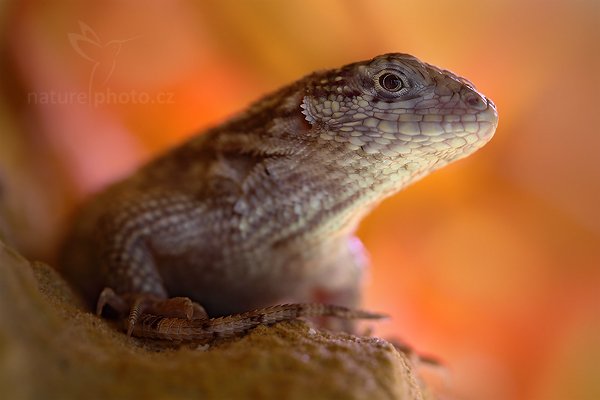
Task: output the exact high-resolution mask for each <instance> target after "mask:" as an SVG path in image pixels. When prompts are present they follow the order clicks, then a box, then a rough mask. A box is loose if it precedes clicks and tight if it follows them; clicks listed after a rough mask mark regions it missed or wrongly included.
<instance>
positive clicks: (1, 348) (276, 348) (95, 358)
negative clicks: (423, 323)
mask: <svg viewBox="0 0 600 400" xmlns="http://www.w3.org/2000/svg"><path fill="white" fill-rule="evenodd" d="M0 398H3V399H42V398H43V399H54V398H60V399H71V398H77V399H79V398H85V399H92V398H102V399H105V398H106V399H107V398H112V399H134V398H135V399H138V398H143V399H149V398H169V399H189V398H202V399H205V400H211V399H219V400H221V399H265V400H268V399H372V400H377V399H400V400H413V399H423V400H426V399H432V397H429V395H427V394H426V393H425V389H424V388H423V387H422V385H421V384H420V383H419V380H418V378H417V377H416V375H415V373H414V372H413V368H412V365H411V362H410V361H409V360H408V359H407V358H406V357H405V356H404V355H402V354H400V353H398V352H397V351H396V350H395V349H394V348H393V346H391V345H390V344H389V343H387V342H385V341H383V340H380V339H376V338H359V337H355V336H351V335H345V334H332V333H326V332H321V331H316V330H314V329H313V328H311V327H310V326H309V325H308V324H307V323H305V322H302V321H296V322H290V323H281V324H278V325H275V326H272V327H259V328H256V329H255V330H253V331H252V332H251V333H250V334H248V335H247V336H245V337H243V338H241V339H237V340H232V341H227V342H222V343H218V344H216V345H213V346H211V347H208V346H205V347H197V348H193V347H190V346H181V347H168V346H165V345H163V344H160V343H156V342H148V341H141V340H137V339H128V338H127V337H126V335H124V334H123V333H121V332H120V331H119V330H117V329H116V328H115V326H113V325H111V324H110V323H109V322H106V321H105V320H102V319H100V318H97V317H96V316H94V315H93V314H91V313H90V312H87V311H86V310H84V308H83V307H82V306H81V303H80V302H79V300H78V298H77V297H76V296H75V295H74V294H73V293H72V291H71V290H70V288H69V287H68V286H67V285H66V284H65V283H64V281H63V280H62V279H61V278H60V276H59V275H58V274H57V273H56V272H55V271H54V270H53V269H52V268H50V267H48V266H47V265H44V264H41V263H30V262H28V261H27V260H25V259H24V258H22V257H21V256H20V255H18V254H17V253H16V252H15V251H13V250H11V249H10V248H8V247H6V246H5V245H4V244H2V243H0Z"/></svg>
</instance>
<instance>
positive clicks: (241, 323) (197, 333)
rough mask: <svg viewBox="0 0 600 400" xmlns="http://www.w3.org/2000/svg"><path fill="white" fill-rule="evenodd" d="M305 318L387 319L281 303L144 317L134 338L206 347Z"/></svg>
mask: <svg viewBox="0 0 600 400" xmlns="http://www.w3.org/2000/svg"><path fill="white" fill-rule="evenodd" d="M301 317H337V318H345V319H383V318H387V315H384V314H378V313H372V312H368V311H362V310H355V309H351V308H347V307H342V306H336V305H331V304H318V303H297V304H281V305H276V306H271V307H265V308H260V309H257V310H253V311H248V312H245V313H241V314H234V315H229V316H226V317H219V318H211V319H197V320H186V319H180V318H166V317H159V316H155V315H143V316H142V317H140V319H139V321H138V323H137V324H136V325H135V327H134V328H133V335H134V336H138V337H145V338H151V339H162V340H171V341H178V342H197V343H198V344H202V343H209V342H211V341H213V340H215V339H217V338H229V337H235V336H240V335H242V334H244V333H246V332H248V331H249V330H251V329H252V328H255V327H257V326H259V325H272V324H275V323H277V322H282V321H291V320H294V319H298V318H301Z"/></svg>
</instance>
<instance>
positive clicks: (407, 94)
mask: <svg viewBox="0 0 600 400" xmlns="http://www.w3.org/2000/svg"><path fill="white" fill-rule="evenodd" d="M309 82H310V84H309V85H308V87H307V88H306V92H305V93H306V95H305V97H304V99H303V102H302V105H301V107H302V113H303V114H304V116H305V119H306V120H307V121H308V122H309V123H310V124H311V129H312V130H313V131H314V132H315V134H316V135H318V140H319V141H321V142H325V143H324V145H327V143H330V144H331V145H333V144H335V146H336V148H339V146H343V148H344V149H347V150H349V151H350V153H352V152H354V153H360V155H361V157H362V158H363V159H364V158H365V154H366V155H369V156H368V157H367V158H368V159H371V160H373V163H372V164H378V166H379V167H381V166H385V168H386V170H387V171H389V172H391V173H392V174H393V171H394V168H393V167H395V168H396V171H398V172H400V170H402V172H404V173H403V174H400V175H404V176H406V177H407V179H405V180H408V181H407V182H405V183H406V184H408V183H410V181H413V180H415V179H416V178H417V177H419V176H423V175H425V174H427V173H429V172H431V171H433V170H435V169H438V168H440V167H441V166H443V165H445V164H447V163H449V162H451V161H454V160H457V159H459V158H462V157H465V156H467V155H469V154H471V153H472V152H474V151H475V150H477V149H479V148H480V147H482V146H483V145H484V144H485V143H487V142H488V141H489V140H490V139H491V137H492V136H493V134H494V132H495V130H496V126H497V124H498V114H497V112H496V107H495V106H494V104H493V103H492V102H491V101H490V100H489V99H487V98H486V97H485V96H483V95H482V94H481V93H479V92H478V91H477V90H476V89H475V87H474V86H473V84H471V83H470V82H469V81H467V80H466V79H464V78H461V77H459V76H457V75H455V74H453V73H452V72H450V71H446V70H442V69H439V68H437V67H435V66H432V65H429V64H426V63H424V62H422V61H420V60H418V59H417V58H415V57H413V56H410V55H407V54H397V53H394V54H385V55H382V56H379V57H375V58H374V59H372V60H369V61H365V62H359V63H354V64H350V65H347V66H344V67H342V68H339V69H337V70H331V71H326V72H323V73H319V74H315V75H313V76H312V79H310V81H309ZM386 160H387V161H386ZM377 161H381V162H377ZM390 168H391V169H390ZM406 172H408V174H407V173H406ZM408 178H410V179H408Z"/></svg>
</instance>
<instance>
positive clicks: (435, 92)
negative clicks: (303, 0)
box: [62, 54, 497, 336]
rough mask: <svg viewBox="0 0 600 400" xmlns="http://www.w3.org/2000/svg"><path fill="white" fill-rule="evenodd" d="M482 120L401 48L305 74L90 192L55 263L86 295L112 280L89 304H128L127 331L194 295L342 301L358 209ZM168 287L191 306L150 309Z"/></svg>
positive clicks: (214, 301)
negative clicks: (142, 318)
mask: <svg viewBox="0 0 600 400" xmlns="http://www.w3.org/2000/svg"><path fill="white" fill-rule="evenodd" d="M496 125H497V113H496V109H495V106H494V105H493V103H492V102H491V101H489V100H488V99H487V98H485V97H484V96H483V95H481V94H480V93H478V92H477V91H476V90H475V88H474V87H473V85H472V84H471V83H469V82H468V81H467V80H465V79H463V78H460V77H458V76H456V75H454V74H453V73H451V72H449V71H445V70H441V69H439V68H437V67H434V66H431V65H429V64H426V63H423V62H421V61H419V60H418V59H416V58H415V57H412V56H409V55H405V54H387V55H383V56H379V57H376V58H374V59H372V60H368V61H363V62H358V63H354V64H350V65H347V66H345V67H342V68H339V69H335V70H329V71H324V72H316V73H313V74H311V75H308V76H306V77H305V78H303V79H301V80H299V81H297V82H295V83H293V84H291V85H289V86H287V87H284V88H283V89H281V90H279V91H277V92H275V93H273V94H271V95H268V96H266V97H265V98H263V99H262V100H260V101H258V102H257V103H255V104H253V105H252V106H250V107H249V108H248V109H247V110H246V111H245V112H243V113H241V114H239V115H238V116H236V117H234V118H232V119H231V120H229V121H228V122H226V123H224V124H222V125H220V126H218V127H216V128H213V129H211V130H209V131H208V132H206V133H203V134H201V135H198V136H195V137H193V138H192V139H191V140H189V141H188V142H187V143H184V144H183V145H181V146H180V147H178V148H175V149H173V150H171V151H170V152H168V153H167V154H165V155H164V156H162V157H160V158H158V159H157V160H155V161H153V162H151V163H150V164H148V165H146V166H144V167H143V168H141V169H140V170H139V171H138V172H137V173H136V174H134V175H133V176H131V177H130V178H128V179H126V180H124V181H122V182H119V183H117V184H115V185H113V186H111V187H109V188H108V189H107V190H105V191H104V192H103V193H101V194H100V195H98V196H96V197H95V198H94V199H93V200H92V201H91V202H90V203H89V204H87V205H86V206H85V207H84V208H83V209H82V211H81V213H80V214H79V216H78V218H77V219H76V221H75V224H74V228H73V230H72V232H71V234H70V236H69V237H68V238H67V240H66V246H65V251H64V261H63V263H62V266H63V268H64V273H65V275H66V276H67V277H68V278H69V279H70V280H71V281H72V282H73V283H74V285H75V286H77V287H79V288H80V289H81V290H82V292H83V293H84V294H85V295H86V297H87V298H88V299H89V301H90V303H92V302H94V301H96V299H98V296H99V293H100V292H101V290H102V288H103V287H108V288H111V290H109V291H108V292H106V291H105V292H104V293H103V296H101V299H100V302H99V305H100V309H101V308H102V307H103V306H104V305H105V304H110V305H111V306H113V308H117V309H118V310H119V311H120V312H121V313H125V314H127V313H126V311H127V309H130V308H131V309H132V311H131V313H130V316H129V324H130V332H133V333H134V334H140V332H141V334H142V335H145V336H152V335H151V334H149V333H148V330H147V329H138V330H136V329H135V323H136V321H138V319H139V318H140V316H143V315H144V314H153V313H158V314H159V315H162V316H163V317H167V316H171V317H172V316H175V317H181V318H188V319H193V318H197V319H204V318H206V315H205V314H204V312H203V311H201V307H200V306H199V305H198V304H200V305H202V306H203V307H204V308H205V309H206V311H207V313H208V315H211V316H222V315H229V314H234V313H242V312H245V311H248V310H251V309H254V308H259V307H267V306H271V305H274V304H281V303H282V302H290V301H292V302H314V301H319V302H328V303H333V304H338V305H342V306H346V307H351V308H352V307H356V306H357V305H358V304H359V297H360V294H359V284H360V277H361V273H362V270H363V268H364V267H365V264H366V261H365V260H366V258H365V256H364V252H363V249H362V246H361V244H360V241H359V240H358V239H357V238H356V237H355V236H354V231H355V229H356V227H357V225H358V223H359V221H360V220H361V219H362V218H363V217H364V216H365V214H367V213H368V212H369V211H370V210H371V209H372V208H373V207H374V206H376V205H377V204H378V203H379V202H380V201H381V200H383V199H384V198H386V197H388V196H390V195H392V194H394V193H396V192H398V191H400V190H401V189H402V188H404V187H405V186H407V185H409V184H411V183H413V182H415V181H416V180H418V179H420V178H422V177H424V176H426V175H427V174H429V173H431V172H432V171H434V170H436V169H438V168H440V167H442V166H444V165H446V164H448V163H449V162H452V161H455V160H458V159H460V158H463V157H466V156H468V155H469V154H471V153H473V152H474V151H476V150H477V149H479V148H480V147H482V146H483V145H484V144H485V143H487V142H488V141H489V140H490V139H491V137H492V136H493V134H494V131H495V129H496ZM113 290H114V292H113ZM170 296H183V297H187V298H189V299H191V300H193V301H194V302H195V303H198V304H195V303H191V302H190V301H189V300H188V302H187V303H185V304H184V305H183V306H182V305H181V304H183V303H180V302H177V304H178V305H177V306H174V308H175V309H177V310H178V311H175V312H171V311H172V308H173V307H172V306H173V304H174V303H168V302H166V303H165V304H167V307H166V308H167V309H169V310H171V311H169V312H165V311H164V308H165V307H163V308H161V303H163V300H165V299H167V298H169V297H170ZM199 310H200V311H199ZM155 322H156V321H155ZM150 325H152V324H150ZM155 325H156V324H154V325H152V326H155ZM345 328H346V329H348V328H349V327H348V326H346V327H345ZM144 332H145V333H144ZM167 336H168V335H167Z"/></svg>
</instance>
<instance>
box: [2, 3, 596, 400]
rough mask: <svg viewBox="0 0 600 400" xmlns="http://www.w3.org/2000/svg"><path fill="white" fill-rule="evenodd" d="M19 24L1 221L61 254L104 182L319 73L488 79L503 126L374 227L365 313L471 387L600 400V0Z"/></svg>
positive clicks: (361, 6) (118, 12)
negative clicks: (384, 67)
mask: <svg viewBox="0 0 600 400" xmlns="http://www.w3.org/2000/svg"><path fill="white" fill-rule="evenodd" d="M0 30H1V34H0V35H1V36H0V52H1V56H0V69H1V74H0V90H1V92H0V207H1V209H0V236H4V237H5V239H7V240H9V241H11V242H12V243H13V244H14V245H16V246H17V247H19V248H20V249H21V250H22V251H23V252H24V253H25V254H27V255H28V256H30V257H34V258H41V259H45V260H51V259H52V256H53V251H54V249H55V248H56V241H57V238H59V236H60V232H61V230H62V229H63V228H64V222H65V217H66V216H67V215H68V213H69V212H70V211H71V210H72V209H73V207H74V205H75V204H77V203H78V202H80V201H81V200H82V199H83V198H84V197H85V196H87V195H89V194H90V193H91V192H93V191H95V190H98V189H99V188H101V187H102V186H103V185H106V184H107V183H109V182H112V181H114V180H115V179H117V178H119V177H121V176H124V175H126V174H127V173H129V172H131V170H132V169H134V168H135V167H136V166H139V165H140V164H141V163H143V162H144V161H146V160H148V159H149V158H151V157H152V156H153V155H155V154H156V153H157V152H159V151H161V150H165V149H166V148H168V147H170V146H173V145H175V144H176V143H179V142H180V141H182V140H183V139H184V138H185V137H187V136H189V135H191V134H193V133H194V132H198V131H199V130H200V129H202V128H205V127H208V126H211V125H214V124H216V123H219V122H220V121H223V120H224V119H225V118H227V116H229V115H231V114H233V113H235V112H237V111H239V110H242V109H243V108H244V107H245V106H246V105H247V104H248V103H249V102H250V101H252V100H254V99H256V98H258V97H259V96H260V95H262V94H264V93H266V92H268V91H271V90H274V89H276V88H278V87H280V86H281V85H284V84H286V83H289V82H291V81H293V80H295V79H297V78H299V77H300V76H302V75H304V74H307V73H309V72H311V71H313V70H315V69H322V68H332V67H337V66H340V65H342V64H346V63H349V62H352V61H356V60H362V59H367V58H371V57H373V56H375V55H378V54H381V53H385V52H406V53H411V54H414V55H416V56H418V57H419V58H421V59H423V60H425V61H427V62H430V63H432V64H436V65H439V66H442V67H444V68H447V69H451V70H453V71H456V72H458V73H459V74H460V75H463V76H465V77H467V78H468V79H470V80H472V81H473V82H474V83H475V85H476V86H477V87H478V88H479V89H480V90H481V91H482V92H483V93H484V94H486V95H487V96H488V97H490V98H491V99H493V100H494V102H495V103H496V105H497V106H498V111H499V115H500V125H499V128H498V131H497V133H496V137H495V138H494V139H493V140H492V141H491V142H490V143H489V144H488V146H487V147H485V148H484V149H483V150H481V151H480V152H478V153H477V154H475V155H473V156H472V157H470V158H468V159H466V160H464V161H461V162H459V163H457V164H453V165H451V166H449V167H448V168H446V169H444V170H442V171H439V172H437V173H435V174H434V175H433V176H431V177H429V178H427V179H425V180H424V181H421V182H419V183H418V184H416V185H414V186H413V187H411V188H409V189H407V190H405V191H404V192H402V193H401V194H399V195H397V196H394V197H393V198H391V199H389V200H387V201H385V202H384V203H383V204H382V205H381V206H380V207H379V208H378V209H377V210H376V211H375V212H374V213H373V214H372V215H370V216H369V217H368V218H367V219H366V220H365V221H364V223H363V224H362V225H361V228H360V231H359V234H360V236H361V238H362V239H363V240H364V242H365V244H366V247H367V248H368V250H369V252H370V254H371V258H372V263H373V268H372V271H371V274H370V277H369V279H368V282H367V283H366V299H365V300H366V302H365V303H366V304H365V307H366V308H368V309H373V310H378V311H385V312H388V313H390V314H391V315H392V316H393V319H392V320H391V322H388V323H384V324H381V325H379V326H378V327H377V328H376V333H377V334H379V335H383V336H392V335H393V336H399V337H402V338H403V339H405V340H406V341H408V342H409V343H411V344H412V345H414V346H415V347H416V348H417V349H418V350H419V351H422V352H425V353H427V354H433V355H435V356H437V357H439V358H441V359H442V360H444V362H445V364H447V365H448V367H449V369H450V371H451V382H452V383H451V385H452V387H453V389H454V390H455V391H456V392H458V393H459V396H458V397H460V398H465V399H487V400H496V399H497V400H500V399H515V400H570V399H600V207H599V205H600V162H599V156H600V128H599V127H600V101H599V100H598V95H599V92H600V2H597V1H592V0H588V1H585V0H577V1H569V0H563V1H559V0H554V1H544V2H542V1H534V0H531V1H519V0H506V1H481V0H455V1H427V2H423V1H414V0H413V1H392V0H389V1H384V0H381V1H357V0H355V1H341V0H340V1H335V0H328V1H317V0H311V1H309V0H302V1H299V0H287V1H274V0H271V1H266V0H261V1H235V0H230V1H218V2H217V1H206V2H192V1H131V0H130V1H107V2H83V1H81V2H75V1H54V2H45V1H5V2H3V3H2V4H1V5H0ZM69 93H74V95H72V96H75V97H67V96H69ZM90 93H91V94H92V95H94V96H95V97H93V100H94V101H93V102H90V97H88V98H87V99H86V98H84V97H85V96H86V95H89V94H90ZM98 93H99V95H97V94H98ZM123 93H125V94H123ZM80 94H82V95H81V96H82V97H77V96H80ZM98 96H104V97H103V98H104V101H102V100H103V98H102V97H98ZM110 96H113V97H112V98H111V97H110Z"/></svg>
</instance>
